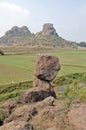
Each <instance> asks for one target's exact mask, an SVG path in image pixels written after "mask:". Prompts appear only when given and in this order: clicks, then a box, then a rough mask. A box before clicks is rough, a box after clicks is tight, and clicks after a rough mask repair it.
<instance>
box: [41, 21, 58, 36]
mask: <svg viewBox="0 0 86 130" xmlns="http://www.w3.org/2000/svg"><path fill="white" fill-rule="evenodd" d="M42 35H55V36H57V37H58V34H57V33H56V30H55V28H54V27H53V24H51V23H46V24H44V25H43V30H42Z"/></svg>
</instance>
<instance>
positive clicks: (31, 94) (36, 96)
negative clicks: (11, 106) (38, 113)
mask: <svg viewBox="0 0 86 130" xmlns="http://www.w3.org/2000/svg"><path fill="white" fill-rule="evenodd" d="M49 96H53V97H55V98H56V94H55V92H54V90H53V89H52V88H51V87H46V88H41V87H33V88H30V89H28V90H27V91H26V92H23V93H22V94H21V95H20V96H19V99H18V103H33V102H38V101H42V100H43V99H45V98H47V97H49Z"/></svg>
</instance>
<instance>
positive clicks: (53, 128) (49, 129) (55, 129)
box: [46, 127, 57, 130]
mask: <svg viewBox="0 0 86 130" xmlns="http://www.w3.org/2000/svg"><path fill="white" fill-rule="evenodd" d="M46 130H57V128H56V127H52V128H48V129H46Z"/></svg>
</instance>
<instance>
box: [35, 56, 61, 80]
mask: <svg viewBox="0 0 86 130" xmlns="http://www.w3.org/2000/svg"><path fill="white" fill-rule="evenodd" d="M59 70H60V64H59V59H58V58H57V57H55V56H52V55H49V54H39V55H38V56H37V61H36V67H35V76H36V77H37V78H38V79H41V80H44V81H49V82H50V81H52V80H53V79H54V78H55V77H56V75H57V72H58V71H59Z"/></svg>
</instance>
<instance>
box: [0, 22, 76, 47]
mask: <svg viewBox="0 0 86 130" xmlns="http://www.w3.org/2000/svg"><path fill="white" fill-rule="evenodd" d="M0 45H19V46H20V45H23V46H27V45H31V46H46V47H47V46H49V47H55V48H56V47H57V48H77V44H76V43H73V42H69V41H67V40H65V39H63V38H61V37H60V36H59V35H58V34H57V32H56V30H55V28H54V27H53V24H50V23H46V24H44V25H43V29H42V31H40V32H38V33H36V34H32V33H31V32H30V31H29V29H28V28H27V27H26V26H22V27H17V26H14V27H12V28H11V30H9V31H7V32H6V33H5V35H4V36H3V37H1V38H0Z"/></svg>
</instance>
